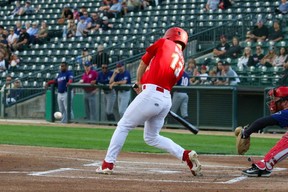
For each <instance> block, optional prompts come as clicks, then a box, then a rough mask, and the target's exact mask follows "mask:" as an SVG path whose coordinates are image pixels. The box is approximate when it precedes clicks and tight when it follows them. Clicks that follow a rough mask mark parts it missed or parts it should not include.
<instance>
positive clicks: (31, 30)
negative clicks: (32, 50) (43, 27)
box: [26, 21, 39, 42]
mask: <svg viewBox="0 0 288 192" xmlns="http://www.w3.org/2000/svg"><path fill="white" fill-rule="evenodd" d="M26 28H27V33H28V34H29V35H30V42H31V38H35V36H36V35H37V34H38V32H39V28H38V23H37V22H36V21H34V22H33V23H32V27H30V28H28V27H27V26H26Z"/></svg>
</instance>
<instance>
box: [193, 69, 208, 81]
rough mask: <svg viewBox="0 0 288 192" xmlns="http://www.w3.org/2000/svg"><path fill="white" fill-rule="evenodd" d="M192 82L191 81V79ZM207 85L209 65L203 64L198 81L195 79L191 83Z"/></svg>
mask: <svg viewBox="0 0 288 192" xmlns="http://www.w3.org/2000/svg"><path fill="white" fill-rule="evenodd" d="M190 82H191V81H190ZM198 84H200V85H207V84H208V73H207V66H205V65H201V68H200V74H199V75H198V77H196V81H194V82H193V83H192V84H191V85H198Z"/></svg>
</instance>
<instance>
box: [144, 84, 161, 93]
mask: <svg viewBox="0 0 288 192" xmlns="http://www.w3.org/2000/svg"><path fill="white" fill-rule="evenodd" d="M146 88H147V87H146V85H143V88H142V89H146ZM155 90H156V91H159V92H161V93H164V88H162V87H159V86H155Z"/></svg>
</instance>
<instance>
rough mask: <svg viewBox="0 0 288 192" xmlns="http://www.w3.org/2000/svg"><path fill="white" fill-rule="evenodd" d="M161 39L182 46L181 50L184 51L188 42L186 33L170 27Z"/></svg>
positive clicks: (178, 28)
mask: <svg viewBox="0 0 288 192" xmlns="http://www.w3.org/2000/svg"><path fill="white" fill-rule="evenodd" d="M163 38H165V39H169V40H171V41H174V42H178V43H180V44H181V45H182V50H184V49H185V47H186V44H187V42H188V34H187V32H186V31H185V30H184V29H181V28H180V27H172V28H170V29H168V30H167V31H166V32H165V34H164V37H163Z"/></svg>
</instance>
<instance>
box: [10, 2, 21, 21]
mask: <svg viewBox="0 0 288 192" xmlns="http://www.w3.org/2000/svg"><path fill="white" fill-rule="evenodd" d="M20 10H21V4H20V1H16V2H15V8H14V9H13V10H12V11H11V12H10V13H9V15H10V16H12V17H13V16H15V15H16V16H17V15H19V11H20Z"/></svg>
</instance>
